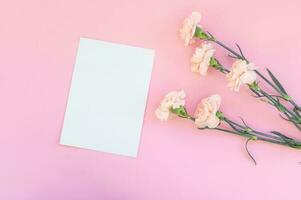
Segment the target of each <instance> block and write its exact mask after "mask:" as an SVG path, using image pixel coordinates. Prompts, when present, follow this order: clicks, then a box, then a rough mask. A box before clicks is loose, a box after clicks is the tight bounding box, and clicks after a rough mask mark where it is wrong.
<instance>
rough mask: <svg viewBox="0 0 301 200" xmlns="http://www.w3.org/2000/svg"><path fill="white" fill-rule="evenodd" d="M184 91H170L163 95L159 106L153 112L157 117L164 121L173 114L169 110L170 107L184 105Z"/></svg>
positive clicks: (175, 107)
mask: <svg viewBox="0 0 301 200" xmlns="http://www.w3.org/2000/svg"><path fill="white" fill-rule="evenodd" d="M184 98H185V92H184V91H183V90H181V91H172V92H169V93H168V94H167V95H165V97H164V99H163V100H162V101H161V103H160V106H159V107H158V108H157V109H156V111H155V113H156V116H157V118H158V119H160V120H161V121H166V120H168V119H169V118H170V117H172V116H174V115H175V114H174V113H172V112H171V109H177V108H180V107H181V106H184V105H185V99H184Z"/></svg>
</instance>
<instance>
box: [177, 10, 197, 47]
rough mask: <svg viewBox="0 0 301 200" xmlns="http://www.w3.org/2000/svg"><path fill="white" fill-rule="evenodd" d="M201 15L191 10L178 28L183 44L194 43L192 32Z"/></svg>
mask: <svg viewBox="0 0 301 200" xmlns="http://www.w3.org/2000/svg"><path fill="white" fill-rule="evenodd" d="M201 18H202V15H201V14H200V13H198V12H192V14H191V15H190V16H189V17H187V18H186V19H185V20H184V23H183V25H182V28H181V29H180V36H181V39H182V40H184V45H185V46H188V45H189V44H192V43H194V39H193V36H194V33H195V29H196V27H197V25H198V23H199V22H200V20H201Z"/></svg>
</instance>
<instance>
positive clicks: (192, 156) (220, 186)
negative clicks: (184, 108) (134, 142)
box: [0, 0, 301, 200]
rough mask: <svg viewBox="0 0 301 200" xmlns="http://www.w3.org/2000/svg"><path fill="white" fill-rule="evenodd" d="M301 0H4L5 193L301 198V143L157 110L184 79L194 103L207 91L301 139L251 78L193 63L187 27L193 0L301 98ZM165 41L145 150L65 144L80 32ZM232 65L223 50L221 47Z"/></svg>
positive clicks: (1, 180)
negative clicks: (208, 127) (255, 138)
mask: <svg viewBox="0 0 301 200" xmlns="http://www.w3.org/2000/svg"><path fill="white" fill-rule="evenodd" d="M300 6H301V4H300V1H299V0H287V1H273V0H269V1H263V0H252V1H241V0H231V1H230V0H229V1H226V0H189V1H184V0H172V1H161V0H152V1H145V0H144V1H141V0H133V1H128V0H119V1H117V0H110V1H104V0H94V1H92V0H89V1H88V0H85V1H84V0H83V1H76V0H72V1H71V0H68V1H60V0H43V1H42V0H27V1H21V0H9V1H8V0H7V1H4V0H2V1H1V7H0V36H1V37H0V44H1V45H0V93H1V100H0V102H1V103H0V134H1V137H0V141H1V143H0V159H1V162H0V199H6V200H19V199H20V200H39V199H43V200H53V199H62V200H67V199H68V200H69V199H70V200H86V199H89V200H99V199H110V200H111V199H112V200H115V199H116V200H117V199H118V200H119V199H122V200H123V199H128V200H134V199H135V200H136V199H137V200H141V199H143V200H148V199H150V200H153V199H164V200H169V199H171V200H178V199H181V200H187V199H231V200H234V199H273V200H278V199H297V198H299V196H300V195H299V194H300V179H301V165H300V164H299V162H300V161H301V153H300V152H299V151H298V150H293V149H288V148H285V147H279V146H276V145H272V144H267V143H263V142H256V143H251V144H250V151H251V152H252V153H253V155H254V157H255V158H256V159H257V161H258V166H256V167H255V166H254V165H253V163H252V162H251V161H250V159H249V158H248V156H247V154H246V152H245V151H244V140H243V139H241V138H239V137H236V136H232V135H226V134H222V133H220V132H214V131H210V132H209V131H202V132H201V131H197V130H196V129H195V127H194V126H193V125H192V124H191V122H188V121H185V120H181V119H175V120H173V121H170V122H167V123H162V122H159V121H158V120H157V119H156V118H155V116H154V109H155V108H156V106H157V105H158V103H159V101H160V99H161V97H162V96H163V95H164V94H165V93H166V92H168V91H170V90H174V89H184V90H185V91H186V92H187V105H188V109H189V111H190V112H193V110H194V108H195V107H196V104H197V102H198V101H199V100H200V99H201V98H203V97H206V96H207V95H210V94H212V93H219V94H221V95H222V97H223V105H222V110H223V111H224V112H225V113H227V114H228V115H229V116H230V117H233V118H234V119H236V120H239V118H238V116H241V117H243V118H244V119H245V120H246V121H247V122H248V124H249V125H252V126H254V127H258V128H259V129H261V130H265V131H267V130H270V129H272V128H274V129H275V130H280V131H285V132H286V133H287V134H289V135H291V136H294V137H296V138H299V139H301V135H300V133H298V132H297V131H296V129H295V128H294V127H292V126H291V125H289V124H288V123H286V122H284V121H283V120H281V119H280V118H279V117H278V115H277V114H276V113H277V112H276V111H275V110H274V108H272V107H270V106H267V105H266V104H264V103H259V102H258V101H256V100H255V99H254V98H252V97H251V96H250V94H249V91H247V90H246V89H242V90H241V92H240V93H233V92H231V91H230V90H229V89H228V88H226V86H225V84H226V81H225V79H224V77H223V76H222V75H221V74H219V73H218V72H213V71H212V73H210V74H209V75H208V76H207V77H203V78H201V77H199V76H198V75H195V74H192V73H191V72H190V68H189V59H190V57H191V54H192V52H193V47H188V48H184V47H183V44H182V41H180V39H179V34H178V29H179V27H180V25H181V23H182V20H183V18H184V17H185V16H186V15H189V14H190V12H191V11H193V10H197V11H201V12H202V13H203V20H202V24H203V26H204V27H206V28H207V30H210V31H211V32H212V33H213V34H215V35H216V36H217V37H218V38H220V39H221V40H223V41H225V42H226V43H228V44H230V45H233V43H234V42H238V43H239V44H240V45H241V46H242V47H243V49H244V52H245V54H246V55H247V56H248V57H249V58H250V59H251V60H252V61H253V62H255V63H256V64H257V65H258V66H260V67H261V68H262V70H264V67H266V66H268V67H270V68H271V69H272V71H273V72H274V73H275V74H277V76H278V77H279V78H280V80H281V81H282V82H283V84H284V85H285V86H286V88H288V91H289V93H290V94H291V95H292V96H293V97H295V99H296V100H297V101H299V102H301V95H300V93H299V91H300V88H298V87H299V86H298V85H300V84H299V81H300V72H301V70H300V64H301V56H300V52H301V39H300V35H301V27H300V26H299V24H300V18H301V12H300V10H299V8H300ZM81 36H84V37H90V38H94V39H100V40H106V41H112V42H118V43H124V44H130V45H134V46H140V47H145V48H153V49H155V50H156V60H155V64H154V68H153V74H152V81H151V86H150V92H149V100H148V104H147V109H146V114H145V120H144V127H143V132H142V137H141V145H140V149H139V156H138V158H137V159H132V158H128V157H123V156H116V155H111V154H107V153H101V152H96V151H90V150H82V149H77V148H71V147H65V146H61V145H59V144H58V141H59V137H60V131H61V127H62V122H63V118H64V112H65V106H66V102H67V96H68V90H69V87H70V80H71V75H72V70H73V66H74V61H75V55H76V51H77V45H78V40H79V37H81ZM217 56H218V58H220V59H221V60H222V61H223V63H225V64H230V62H231V59H229V58H227V57H226V56H225V54H224V52H223V51H219V53H217Z"/></svg>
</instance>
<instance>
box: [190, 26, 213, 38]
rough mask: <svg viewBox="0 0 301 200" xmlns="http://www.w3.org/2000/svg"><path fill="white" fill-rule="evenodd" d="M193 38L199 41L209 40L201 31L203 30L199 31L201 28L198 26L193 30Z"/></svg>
mask: <svg viewBox="0 0 301 200" xmlns="http://www.w3.org/2000/svg"><path fill="white" fill-rule="evenodd" d="M194 37H197V38H200V39H202V40H208V39H211V37H210V36H209V35H208V34H207V33H205V32H204V31H203V29H201V28H200V27H198V26H197V27H196V28H195V32H194Z"/></svg>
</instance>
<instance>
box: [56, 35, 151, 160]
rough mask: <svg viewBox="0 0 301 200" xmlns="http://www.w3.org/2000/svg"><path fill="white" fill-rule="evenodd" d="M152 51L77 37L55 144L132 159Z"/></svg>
mask: <svg viewBox="0 0 301 200" xmlns="http://www.w3.org/2000/svg"><path fill="white" fill-rule="evenodd" d="M153 60H154V51H153V50H150V49H143V48H137V47H132V46H127V45H121V44H114V43H109V42H103V41H98V40H92V39H86V38H81V39H80V43H79V48H78V53H77V58H76V64H75V68H74V72H73V78H72V84H71V89H70V94H69V99H68V104H67V110H66V114H65V120H64V125H63V130H62V134H61V139H60V143H61V144H63V145H69V146H74V147H80V148H85V149H92V150H97V151H103V152H109V153H115V154H120V155H126V156H131V157H136V156H137V152H138V146H139V141H140V133H141V129H142V123H143V118H144V111H145V106H146V100H147V94H148V88H149V82H150V77H151V70H152V65H153Z"/></svg>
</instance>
